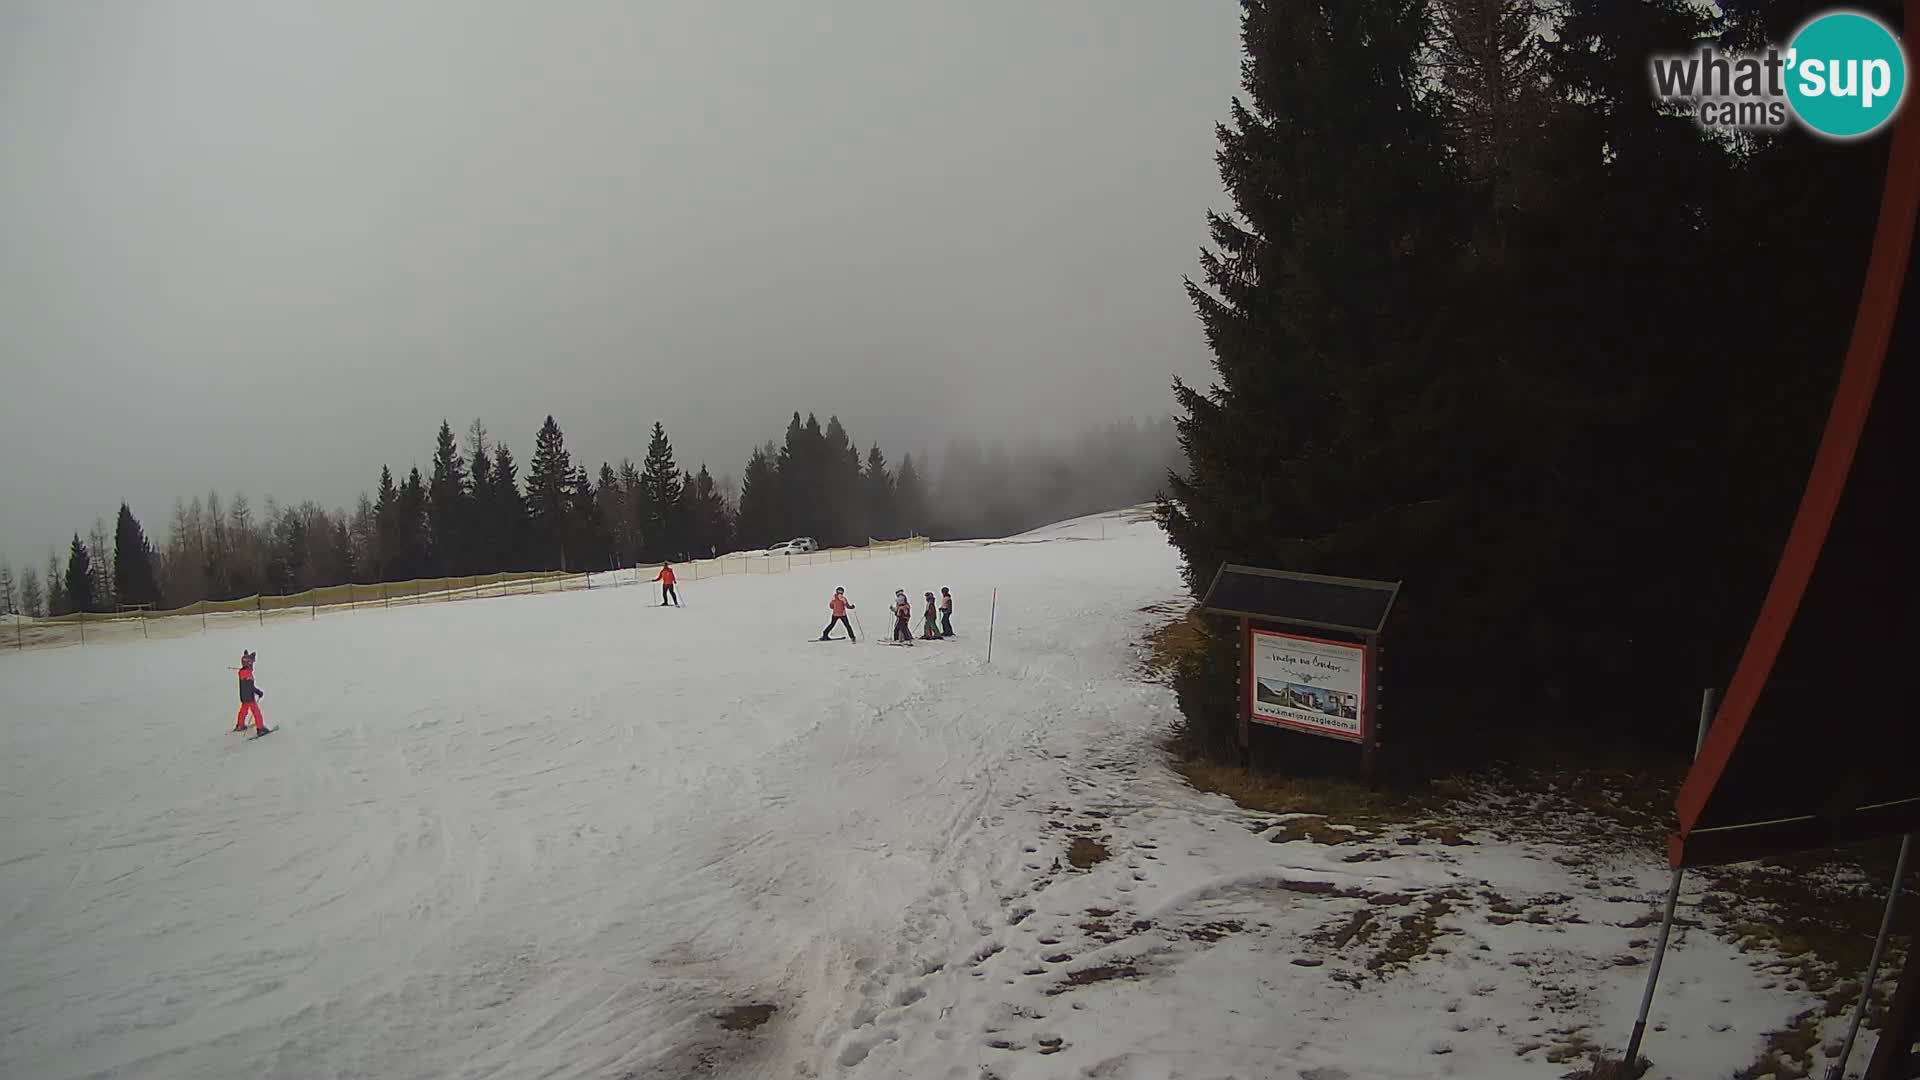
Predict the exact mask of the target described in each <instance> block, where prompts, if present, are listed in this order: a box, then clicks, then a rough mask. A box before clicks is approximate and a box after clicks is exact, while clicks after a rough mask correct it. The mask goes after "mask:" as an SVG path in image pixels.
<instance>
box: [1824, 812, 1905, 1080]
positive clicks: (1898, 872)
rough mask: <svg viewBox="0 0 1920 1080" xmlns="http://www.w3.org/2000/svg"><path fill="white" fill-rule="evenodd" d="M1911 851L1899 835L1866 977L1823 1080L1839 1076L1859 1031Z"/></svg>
mask: <svg viewBox="0 0 1920 1080" xmlns="http://www.w3.org/2000/svg"><path fill="white" fill-rule="evenodd" d="M1912 852H1913V834H1912V833H1908V834H1907V835H1906V836H1904V837H1901V839H1900V857H1899V858H1898V859H1896V860H1895V861H1894V864H1893V888H1892V889H1890V890H1888V891H1887V909H1886V910H1885V911H1884V912H1882V913H1881V914H1880V936H1879V937H1877V938H1875V939H1874V940H1873V958H1872V959H1870V960H1868V961H1867V975H1866V978H1864V979H1862V980H1861V981H1860V1002H1859V1004H1857V1005H1855V1006H1854V1007H1853V1019H1852V1020H1851V1021H1849V1022H1848V1023H1847V1038H1846V1041H1845V1042H1843V1043H1841V1044H1840V1056H1839V1057H1837V1058H1835V1059H1834V1062H1833V1067H1832V1068H1830V1069H1828V1070H1827V1080H1840V1074H1841V1073H1843V1072H1845V1071H1846V1068H1847V1058H1848V1057H1850V1056H1852V1054H1853V1040H1854V1038H1855V1036H1857V1035H1859V1034H1860V1020H1861V1018H1862V1017H1864V1016H1866V1015H1867V1003H1868V1002H1869V1001H1872V1000H1873V980H1874V978H1875V977H1876V976H1877V975H1879V973H1880V958H1881V957H1882V956H1884V955H1885V954H1886V951H1887V932H1888V931H1889V930H1891V929H1893V909H1894V908H1895V907H1896V906H1897V905H1898V904H1899V903H1900V890H1901V888H1902V887H1903V886H1904V885H1905V884H1906V880H1907V856H1908V855H1910V854H1911V853H1912Z"/></svg>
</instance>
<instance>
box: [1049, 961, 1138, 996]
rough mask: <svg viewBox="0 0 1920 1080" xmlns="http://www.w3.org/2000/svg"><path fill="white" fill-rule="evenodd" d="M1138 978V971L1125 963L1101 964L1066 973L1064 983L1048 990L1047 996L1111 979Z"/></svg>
mask: <svg viewBox="0 0 1920 1080" xmlns="http://www.w3.org/2000/svg"><path fill="white" fill-rule="evenodd" d="M1139 977H1140V969H1138V968H1136V967H1134V966H1133V965H1132V964H1129V963H1126V962H1125V961H1117V962H1115V963H1111V964H1101V965H1099V966H1097V967H1090V968H1081V969H1080V970H1079V971H1069V972H1067V979H1066V981H1065V982H1063V983H1061V984H1060V985H1058V986H1056V987H1054V988H1053V989H1051V990H1048V991H1047V996H1048V997H1058V996H1060V995H1061V994H1064V993H1066V992H1067V991H1069V990H1072V989H1074V988H1076V987H1081V986H1091V985H1092V984H1094V983H1097V982H1107V981H1110V980H1112V979H1137V978H1139Z"/></svg>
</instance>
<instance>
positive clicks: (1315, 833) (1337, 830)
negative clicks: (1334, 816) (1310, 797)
mask: <svg viewBox="0 0 1920 1080" xmlns="http://www.w3.org/2000/svg"><path fill="white" fill-rule="evenodd" d="M1376 835H1378V834H1376V833H1370V832H1362V831H1361V830H1359V829H1354V828H1345V827H1342V826H1339V825H1335V824H1333V823H1332V822H1330V821H1328V820H1327V819H1326V818H1324V817H1321V816H1319V815H1317V814H1316V815H1311V816H1306V817H1296V818H1289V819H1288V820H1286V821H1283V822H1281V823H1280V827H1279V828H1277V829H1275V830H1273V835H1272V836H1270V837H1268V840H1270V841H1271V842H1273V843H1275V844H1290V843H1292V842H1294V841H1295V840H1305V841H1307V842H1309V843H1314V844H1327V845H1334V844H1358V843H1364V842H1366V841H1368V840H1372V839H1373V838H1374V837H1375V836H1376Z"/></svg>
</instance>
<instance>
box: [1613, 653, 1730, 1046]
mask: <svg viewBox="0 0 1920 1080" xmlns="http://www.w3.org/2000/svg"><path fill="white" fill-rule="evenodd" d="M1718 697H1719V692H1718V691H1716V690H1713V689H1712V688H1708V689H1706V690H1703V691H1701V693H1700V729H1699V731H1698V732H1697V733H1696V734H1695V735H1694V739H1693V756H1694V757H1696V758H1698V757H1699V756H1700V747H1701V746H1702V745H1703V744H1704V743H1705V742H1706V741H1707V727H1708V726H1709V725H1711V724H1712V723H1713V705H1714V701H1715V699H1716V698H1718ZM1682 873H1683V868H1681V867H1678V866H1676V867H1674V868H1673V880H1672V881H1671V882H1669V883H1668V884H1667V905H1666V909H1665V912H1664V913H1663V914H1662V915H1661V917H1660V940H1659V943H1658V944H1656V945H1654V947H1653V965H1652V966H1651V967H1649V968H1648V969H1647V988H1646V989H1645V990H1644V991H1642V992H1641V994H1640V1012H1639V1014H1638V1015H1637V1016H1635V1017H1634V1021H1633V1035H1632V1036H1631V1037H1630V1038H1628V1039H1627V1054H1626V1057H1625V1058H1624V1059H1623V1060H1622V1062H1621V1064H1623V1065H1624V1066H1626V1067H1627V1068H1628V1069H1629V1070H1631V1069H1632V1067H1633V1063H1634V1062H1635V1061H1638V1060H1639V1059H1640V1042H1641V1040H1642V1039H1644V1038H1646V1035H1647V1015H1648V1014H1649V1013H1651V1012H1652V1011H1653V988H1654V986H1655V984H1657V983H1658V982H1659V981H1660V966H1661V965H1662V964H1663V963H1665V962H1666V959H1667V942H1668V941H1669V940H1671V939H1672V937H1673V909H1674V908H1675V907H1676V906H1678V905H1679V903H1680V877H1681V875H1682Z"/></svg>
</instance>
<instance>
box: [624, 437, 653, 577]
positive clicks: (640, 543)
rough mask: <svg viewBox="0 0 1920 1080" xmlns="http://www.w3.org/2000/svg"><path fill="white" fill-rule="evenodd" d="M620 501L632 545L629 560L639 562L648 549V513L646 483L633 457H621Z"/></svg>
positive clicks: (627, 533) (629, 541)
mask: <svg viewBox="0 0 1920 1080" xmlns="http://www.w3.org/2000/svg"><path fill="white" fill-rule="evenodd" d="M619 481H620V503H621V509H622V511H623V512H624V513H625V514H626V525H625V529H626V535H627V538H628V543H629V545H630V547H629V551H628V555H627V561H629V562H632V563H636V564H637V563H638V562H639V561H640V559H641V557H642V553H643V552H644V551H645V550H646V546H647V534H646V530H645V528H644V525H645V523H646V519H647V517H648V514H647V494H646V485H645V484H644V483H642V482H641V479H640V467H639V466H638V465H635V464H634V463H633V459H632V458H621V459H620V472H619Z"/></svg>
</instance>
